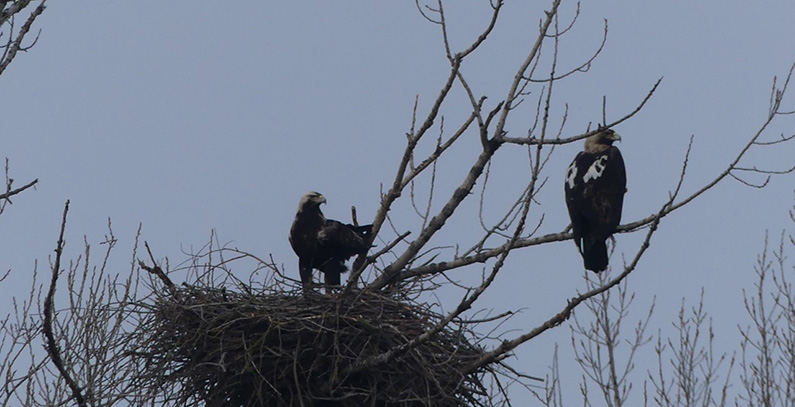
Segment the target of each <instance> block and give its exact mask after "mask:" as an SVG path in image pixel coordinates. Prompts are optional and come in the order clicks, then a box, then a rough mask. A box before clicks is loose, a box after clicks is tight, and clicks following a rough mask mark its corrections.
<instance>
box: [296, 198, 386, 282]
mask: <svg viewBox="0 0 795 407" xmlns="http://www.w3.org/2000/svg"><path fill="white" fill-rule="evenodd" d="M324 203H326V198H325V197H324V196H323V195H322V194H320V193H318V192H314V191H312V192H308V193H307V194H306V195H304V196H303V197H302V198H301V201H300V202H299V203H298V212H297V213H296V214H295V220H294V221H293V226H292V227H291V228H290V245H291V246H292V247H293V251H295V254H297V255H298V269H299V271H300V273H301V283H302V284H303V287H304V291H308V290H309V289H311V287H312V269H318V270H320V271H322V272H323V274H324V275H325V283H326V289H328V287H330V286H338V285H340V274H342V273H344V272H346V271H348V268H347V267H346V266H345V261H346V260H348V259H350V258H351V257H352V256H354V255H358V254H366V253H367V250H369V249H370V245H369V244H368V243H367V242H368V240H369V239H368V237H369V235H370V233H371V232H372V230H373V225H366V226H354V225H348V224H344V223H342V222H338V221H336V220H331V219H326V217H325V216H323V212H321V211H320V204H324Z"/></svg>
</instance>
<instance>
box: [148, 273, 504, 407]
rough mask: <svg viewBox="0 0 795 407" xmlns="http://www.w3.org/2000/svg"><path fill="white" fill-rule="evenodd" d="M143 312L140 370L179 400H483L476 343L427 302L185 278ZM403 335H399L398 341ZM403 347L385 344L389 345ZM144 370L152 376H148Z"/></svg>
mask: <svg viewBox="0 0 795 407" xmlns="http://www.w3.org/2000/svg"><path fill="white" fill-rule="evenodd" d="M151 311H152V312H151V313H149V318H147V319H146V321H144V322H143V325H142V326H143V328H144V329H145V330H146V332H147V334H146V336H148V338H147V341H146V344H145V345H144V346H143V349H141V351H142V352H141V353H140V355H141V359H140V360H142V361H143V362H144V363H143V365H144V366H145V368H144V371H143V372H142V374H143V376H144V377H142V379H144V380H142V382H146V383H149V384H153V383H156V384H155V385H156V386H157V387H158V388H159V391H164V390H165V389H168V390H167V391H173V392H174V393H175V394H171V395H170V396H169V397H168V399H170V400H171V401H176V402H177V404H180V405H184V404H190V403H191V402H193V403H195V404H206V405H208V406H219V405H224V406H343V405H344V406H395V407H397V406H401V407H402V406H406V407H408V406H430V405H432V406H481V405H489V404H490V402H489V397H488V391H487V389H486V388H485V386H484V384H483V381H482V379H483V377H484V373H486V370H485V369H487V368H483V369H477V370H475V371H474V372H468V373H466V369H465V368H466V366H468V365H469V364H470V363H471V362H473V361H474V360H477V359H478V358H479V357H480V356H481V355H482V354H483V350H482V349H481V348H480V347H478V346H474V345H472V344H471V342H470V340H469V339H470V338H473V336H472V333H471V332H469V331H467V330H466V329H465V328H464V325H462V324H449V325H447V327H446V328H445V329H443V330H441V331H440V332H439V333H438V334H435V335H433V336H431V337H430V339H428V340H427V341H424V342H423V341H421V342H420V343H419V344H418V345H416V346H406V345H407V344H409V343H410V342H411V341H412V340H413V339H415V338H417V337H419V336H420V335H422V334H423V333H425V332H427V331H428V330H429V329H430V328H431V327H433V326H434V325H436V324H437V323H438V322H439V321H440V319H441V318H442V316H441V315H439V314H438V313H435V312H433V311H432V310H431V309H430V308H429V307H428V306H426V305H423V304H417V303H415V302H411V301H406V300H401V299H398V298H396V297H393V296H390V295H387V294H384V293H381V292H369V291H355V292H352V293H350V294H349V295H345V296H343V295H340V294H333V295H321V294H319V293H312V294H311V295H305V296H304V295H300V294H299V293H289V292H288V293H283V292H266V293H251V292H246V293H242V292H233V291H230V290H226V289H218V288H208V287H196V286H184V287H182V288H179V289H177V290H175V291H173V292H172V293H171V294H170V295H168V296H161V297H160V298H159V299H158V300H157V301H155V303H154V307H153V308H152V310H151ZM401 346H406V347H405V348H401ZM395 349H401V351H400V352H396V353H395V354H394V355H391V354H389V351H390V350H395ZM153 379H154V380H153Z"/></svg>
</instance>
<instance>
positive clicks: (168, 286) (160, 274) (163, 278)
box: [138, 241, 177, 295]
mask: <svg viewBox="0 0 795 407" xmlns="http://www.w3.org/2000/svg"><path fill="white" fill-rule="evenodd" d="M144 246H146V251H147V252H148V253H149V259H151V260H152V264H154V267H149V266H147V265H146V263H144V262H143V261H141V260H138V266H139V267H141V268H142V269H144V270H146V271H148V272H149V273H150V274H154V275H155V276H156V277H157V278H159V279H160V281H162V282H163V285H165V286H166V290H168V292H169V294H171V295H175V294H176V293H177V289H176V287H175V286H174V282H173V281H171V279H170V278H168V276H167V275H166V273H164V272H163V269H161V268H160V266H158V265H157V262H156V261H155V256H153V255H152V250H150V249H149V242H146V241H144Z"/></svg>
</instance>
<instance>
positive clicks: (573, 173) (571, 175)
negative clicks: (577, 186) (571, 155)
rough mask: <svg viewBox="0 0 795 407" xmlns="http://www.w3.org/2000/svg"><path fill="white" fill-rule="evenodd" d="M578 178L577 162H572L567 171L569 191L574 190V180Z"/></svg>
mask: <svg viewBox="0 0 795 407" xmlns="http://www.w3.org/2000/svg"><path fill="white" fill-rule="evenodd" d="M575 178H577V160H574V161H572V162H571V165H569V168H568V169H567V170H566V185H567V186H568V187H569V189H574V179H575Z"/></svg>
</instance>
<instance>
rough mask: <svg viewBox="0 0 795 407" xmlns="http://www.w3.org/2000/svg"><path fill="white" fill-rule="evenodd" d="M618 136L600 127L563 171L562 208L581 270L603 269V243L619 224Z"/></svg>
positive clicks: (623, 178)
mask: <svg viewBox="0 0 795 407" xmlns="http://www.w3.org/2000/svg"><path fill="white" fill-rule="evenodd" d="M617 140H621V137H619V135H618V134H617V133H616V132H614V131H613V130H610V129H607V128H600V129H599V130H598V131H597V133H596V134H594V135H592V136H590V137H588V138H586V139H585V148H584V149H583V151H581V152H580V153H579V154H577V156H576V157H575V158H574V161H573V162H572V163H571V165H569V168H568V170H566V185H565V189H566V206H567V207H568V209H569V216H570V217H571V225H572V230H573V233H574V244H576V245H577V249H579V251H580V254H581V255H582V259H583V263H584V265H585V268H586V269H588V270H591V271H594V272H597V273H598V272H600V271H602V270H604V269H606V268H607V244H606V240H607V239H608V238H610V237H611V236H612V235H613V232H615V231H616V227H618V224H619V222H620V221H621V207H622V206H623V204H624V193H625V192H626V191H627V189H626V187H627V174H626V170H625V168H624V159H623V158H622V157H621V152H620V151H618V148H617V147H614V146H613V142H614V141H617Z"/></svg>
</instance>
